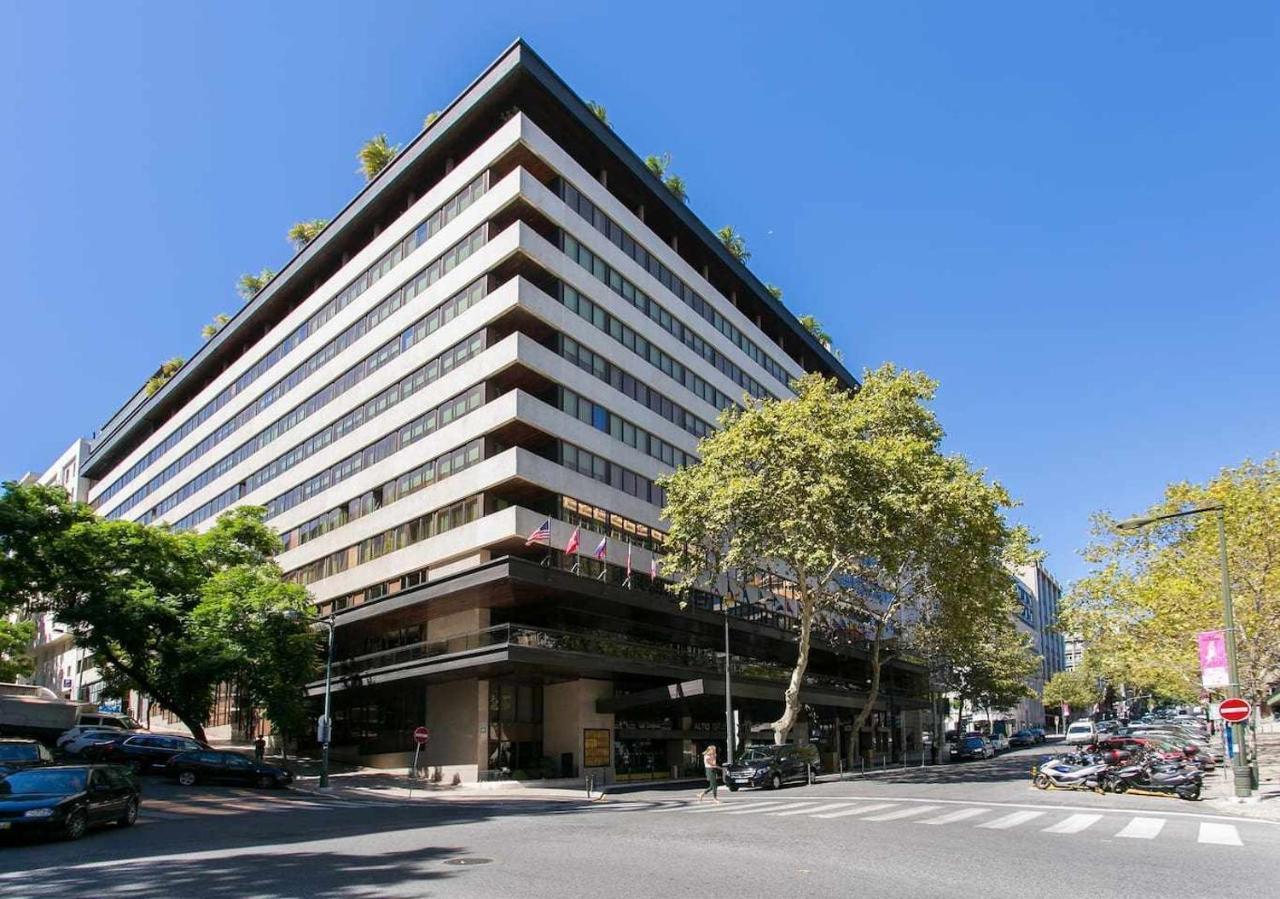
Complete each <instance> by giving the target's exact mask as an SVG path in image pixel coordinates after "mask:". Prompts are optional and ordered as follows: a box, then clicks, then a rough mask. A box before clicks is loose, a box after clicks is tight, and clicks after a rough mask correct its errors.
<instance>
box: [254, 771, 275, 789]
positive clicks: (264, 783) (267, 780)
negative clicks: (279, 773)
mask: <svg viewBox="0 0 1280 899" xmlns="http://www.w3.org/2000/svg"><path fill="white" fill-rule="evenodd" d="M275 785H276V779H275V778H274V777H272V776H271V775H270V774H263V775H261V776H260V777H259V778H258V786H259V787H261V788H262V789H264V790H269V789H271V788H272V787H274V786H275Z"/></svg>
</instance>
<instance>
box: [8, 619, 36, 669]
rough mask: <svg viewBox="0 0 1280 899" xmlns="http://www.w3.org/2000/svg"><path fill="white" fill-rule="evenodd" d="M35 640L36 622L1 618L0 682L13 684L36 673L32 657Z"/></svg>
mask: <svg viewBox="0 0 1280 899" xmlns="http://www.w3.org/2000/svg"><path fill="white" fill-rule="evenodd" d="M35 638H36V623H35V622H34V621H31V620H30V619H27V620H23V621H10V620H9V619H8V618H0V681H2V682H4V683H13V682H14V681H16V680H17V679H18V678H20V677H30V676H31V674H32V673H33V672H34V671H35V659H34V657H33V656H32V655H31V644H32V642H33V641H34V640H35Z"/></svg>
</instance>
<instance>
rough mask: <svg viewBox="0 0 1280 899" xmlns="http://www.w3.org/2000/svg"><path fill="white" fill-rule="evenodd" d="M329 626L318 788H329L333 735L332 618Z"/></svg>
mask: <svg viewBox="0 0 1280 899" xmlns="http://www.w3.org/2000/svg"><path fill="white" fill-rule="evenodd" d="M325 625H326V626H327V627H328V628H329V652H328V657H327V658H326V659H325V663H324V742H323V743H322V744H321V755H320V789H322V790H327V789H328V788H329V740H330V739H332V737H333V718H332V717H330V712H331V700H332V694H333V619H332V618H331V619H329V620H328V621H326V622H325Z"/></svg>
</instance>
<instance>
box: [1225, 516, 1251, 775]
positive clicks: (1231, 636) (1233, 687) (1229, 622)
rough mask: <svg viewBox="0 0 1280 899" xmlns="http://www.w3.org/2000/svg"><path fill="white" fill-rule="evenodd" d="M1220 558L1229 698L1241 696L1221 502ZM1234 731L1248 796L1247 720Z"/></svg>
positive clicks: (1238, 769)
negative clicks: (1245, 734) (1245, 727)
mask: <svg viewBox="0 0 1280 899" xmlns="http://www.w3.org/2000/svg"><path fill="white" fill-rule="evenodd" d="M1218 557H1219V558H1218V561H1219V564H1220V565H1221V567H1222V620H1223V623H1224V624H1225V625H1226V635H1225V636H1226V638H1227V676H1228V677H1229V678H1230V680H1231V683H1229V684H1228V685H1227V696H1228V698H1229V699H1239V698H1240V672H1239V669H1238V668H1237V667H1236V616H1235V610H1234V609H1233V608H1232V605H1231V576H1230V574H1228V572H1227V513H1226V509H1225V508H1224V507H1222V506H1219V507H1218ZM1230 727H1231V735H1232V736H1233V737H1234V738H1235V744H1236V746H1235V749H1236V751H1235V755H1234V756H1233V757H1232V759H1231V772H1232V774H1233V780H1234V783H1235V788H1236V796H1237V797H1238V798H1240V799H1248V798H1249V796H1250V795H1251V794H1252V793H1253V772H1252V771H1250V770H1249V760H1248V759H1247V758H1246V757H1245V755H1246V753H1245V742H1244V724H1242V723H1241V724H1232V725H1230Z"/></svg>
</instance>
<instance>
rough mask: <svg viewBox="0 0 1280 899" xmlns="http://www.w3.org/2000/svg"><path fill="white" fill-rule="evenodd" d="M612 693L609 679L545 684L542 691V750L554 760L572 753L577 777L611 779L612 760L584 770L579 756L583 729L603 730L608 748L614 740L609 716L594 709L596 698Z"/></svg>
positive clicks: (612, 777) (606, 780)
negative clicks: (586, 776)
mask: <svg viewBox="0 0 1280 899" xmlns="http://www.w3.org/2000/svg"><path fill="white" fill-rule="evenodd" d="M612 695H613V684H612V683H611V682H610V681H602V680H588V679H586V678H582V679H580V680H576V681H569V682H568V683H563V684H548V685H547V686H546V687H544V688H543V690H542V752H543V754H544V755H548V756H550V757H551V758H553V759H555V760H556V761H559V760H560V756H561V755H563V754H564V753H571V754H572V755H573V767H574V768H575V769H576V770H577V772H578V775H579V776H583V775H586V774H587V773H594V774H595V775H596V778H597V780H600V779H601V777H602V775H603V779H604V782H605V783H612V782H613V779H614V769H613V759H612V757H611V758H610V759H609V764H608V765H607V766H605V767H603V768H592V769H590V772H588V771H587V770H586V769H585V767H584V760H583V756H582V739H583V731H584V730H586V729H587V728H593V729H595V728H601V729H607V730H608V731H609V733H610V741H609V745H610V747H612V746H613V740H614V739H615V736H616V735H615V734H614V728H613V715H612V714H606V713H601V712H597V711H596V700H597V699H600V698H602V697H608V696H612Z"/></svg>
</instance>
